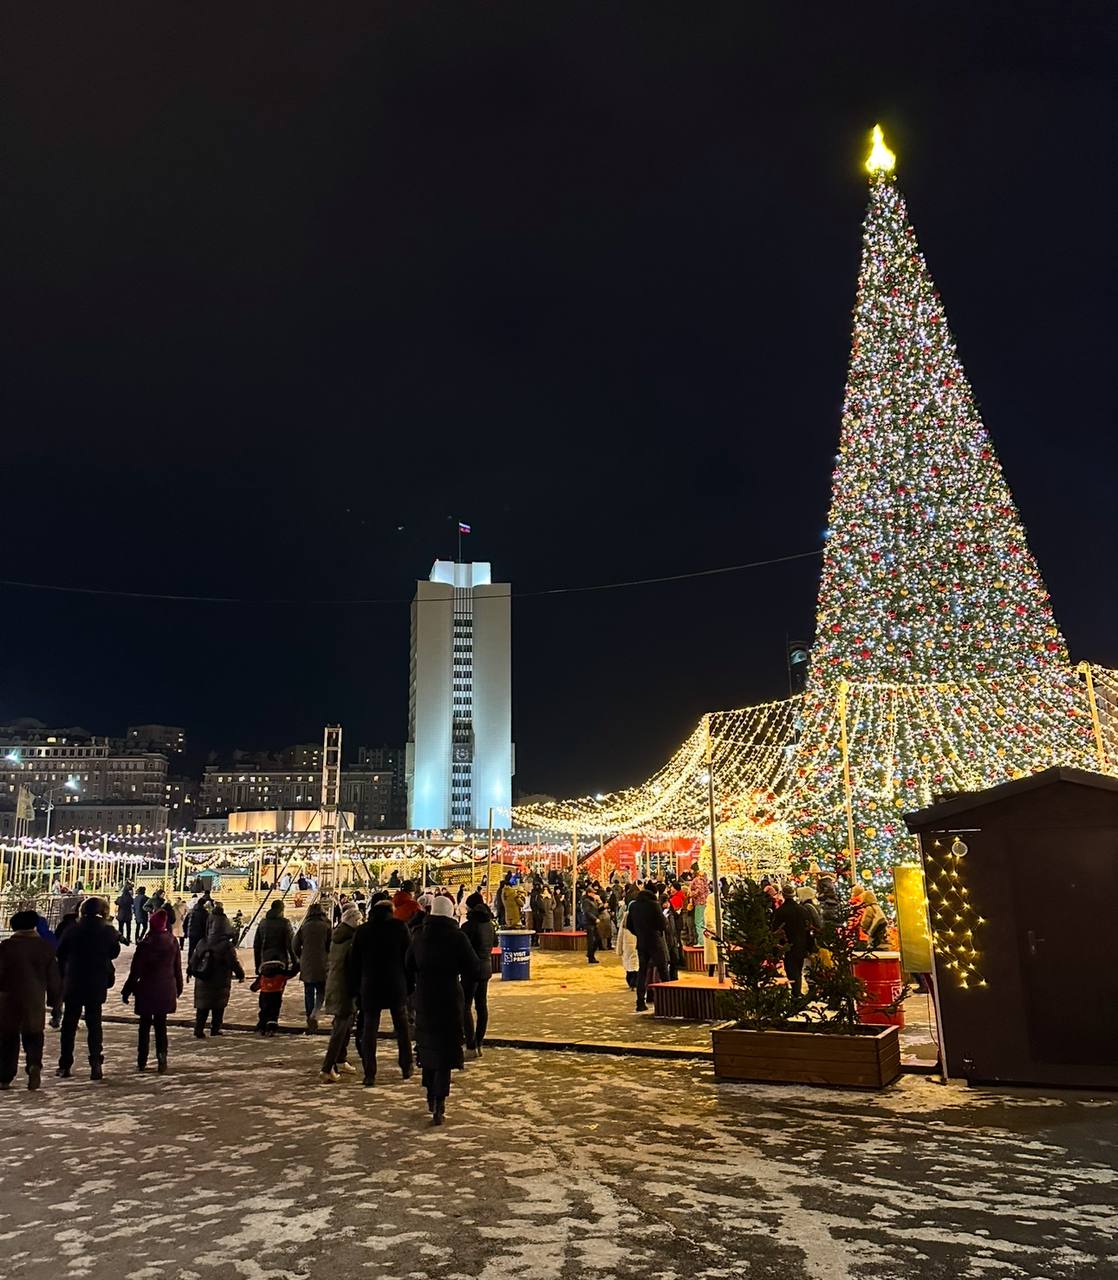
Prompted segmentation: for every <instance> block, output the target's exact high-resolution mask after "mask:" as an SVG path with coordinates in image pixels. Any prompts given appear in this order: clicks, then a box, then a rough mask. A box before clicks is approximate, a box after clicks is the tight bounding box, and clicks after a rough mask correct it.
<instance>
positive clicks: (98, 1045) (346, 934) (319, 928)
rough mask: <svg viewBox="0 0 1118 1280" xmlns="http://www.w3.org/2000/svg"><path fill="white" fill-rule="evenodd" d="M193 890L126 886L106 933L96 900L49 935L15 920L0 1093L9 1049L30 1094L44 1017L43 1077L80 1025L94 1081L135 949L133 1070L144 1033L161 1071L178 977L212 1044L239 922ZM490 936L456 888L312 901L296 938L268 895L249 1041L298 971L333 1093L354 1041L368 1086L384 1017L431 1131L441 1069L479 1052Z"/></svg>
mask: <svg viewBox="0 0 1118 1280" xmlns="http://www.w3.org/2000/svg"><path fill="white" fill-rule="evenodd" d="M199 889H200V891H199V892H197V893H196V894H195V895H194V898H193V900H192V901H191V902H189V903H187V902H186V901H183V900H179V901H176V902H168V901H167V900H166V897H165V895H164V894H163V893H162V892H161V891H157V892H156V893H155V894H152V895H151V896H150V897H148V895H147V894H146V892H145V890H144V889H143V888H142V887H140V888H137V889H135V890H133V889H132V887H131V886H130V885H126V886H125V887H124V888H123V890H122V891H121V893H120V895H119V896H118V897H117V898H116V900H115V902H114V903H113V906H114V907H115V912H116V915H115V919H116V927H115V928H114V926H113V924H112V923H110V914H111V911H110V904H109V902H108V901H107V900H106V899H104V898H101V897H83V898H80V899H76V900H75V902H73V903H71V902H70V901H69V900H64V901H63V903H62V906H63V914H62V917H61V920H60V922H59V924H58V926H57V927H56V928H55V929H54V930H51V929H50V928H49V927H48V926H47V921H46V920H45V918H44V917H42V916H40V915H39V914H38V912H36V911H34V910H23V911H17V912H15V913H14V914H13V915H12V917H11V920H10V928H11V933H10V936H9V937H8V938H6V939H5V940H4V941H3V942H0V1089H10V1088H11V1085H12V1082H13V1080H14V1079H15V1077H16V1074H17V1071H18V1066H19V1055H20V1049H21V1048H22V1050H23V1056H24V1062H25V1069H26V1073H27V1087H28V1088H29V1089H32V1090H35V1089H38V1088H40V1087H41V1083H42V1071H43V1055H44V1051H45V1041H46V1024H47V1018H48V1015H49V1018H50V1022H51V1025H52V1026H54V1027H57V1028H59V1029H60V1037H59V1058H58V1067H57V1071H56V1074H57V1075H58V1076H59V1077H61V1078H63V1079H65V1078H68V1077H70V1076H71V1075H72V1074H73V1067H74V1058H75V1050H76V1041H77V1031H78V1027H79V1024H80V1023H81V1022H82V1021H84V1022H85V1027H86V1041H87V1046H86V1047H87V1051H88V1057H89V1069H90V1078H91V1079H93V1080H101V1079H103V1078H104V1065H103V1064H104V1035H103V1029H102V1013H103V1009H104V1005H105V1003H106V1001H107V999H108V994H109V991H110V990H111V989H112V988H113V987H114V986H115V984H116V978H117V974H116V965H115V961H116V959H117V957H118V956H119V955H120V954H121V949H122V947H133V948H134V950H133V952H132V956H131V961H130V964H129V968H128V974H127V978H126V979H125V981H124V983H123V986H122V987H121V992H120V995H121V999H122V1001H123V1002H124V1003H125V1004H127V1003H129V1001H133V1002H134V1005H135V1010H136V1014H137V1015H138V1038H137V1051H136V1067H137V1070H139V1071H144V1070H146V1069H147V1066H148V1061H149V1058H150V1053H151V1047H152V1040H153V1039H154V1047H155V1061H156V1067H157V1070H158V1071H159V1072H160V1073H162V1072H165V1071H167V1070H168V1054H169V1045H168V1036H167V1018H168V1016H169V1015H170V1014H173V1013H174V1012H175V1011H176V1009H177V1006H178V1001H179V1000H180V999H181V998H182V995H183V991H184V985H185V983H187V982H193V991H194V1035H195V1036H196V1037H197V1038H198V1039H206V1038H207V1034H208V1035H209V1036H210V1037H214V1036H220V1035H222V1034H223V1022H224V1016H225V1010H226V1008H227V1006H228V1004H229V1000H230V997H231V994H232V985H233V982H234V981H237V982H244V981H245V980H246V974H245V971H244V968H243V966H242V964H241V960H240V956H239V954H238V943H239V942H240V940H241V937H242V930H243V922H239V921H236V920H235V919H234V920H231V919H229V917H228V916H227V915H226V913H225V910H224V908H223V906H222V904H221V903H220V902H217V901H214V899H213V897H212V893H211V891H210V889H208V888H204V889H203V888H201V886H199ZM125 924H127V925H128V926H129V927H127V928H125V927H124V926H125ZM132 925H135V940H134V941H133V930H132V928H131V926H132ZM176 926H177V929H178V933H177V934H176ZM496 942H497V932H496V922H495V921H494V918H493V915H492V913H491V912H490V910H489V907H488V905H487V904H486V902H485V899H484V898H483V897H482V895H481V894H480V893H473V894H471V895H466V893H465V890H460V891H459V893H458V894H457V896H455V895H453V894H452V893H451V892H450V891H449V890H444V889H440V890H437V891H433V892H430V893H423V894H420V895H419V896H418V897H416V895H415V886H414V885H413V884H412V883H411V882H404V883H403V884H402V885H401V886H400V888H399V889H398V890H397V891H396V893H395V894H390V893H389V892H388V891H387V890H381V891H379V892H376V893H373V894H372V896H371V898H370V899H369V900H368V902H366V901H365V899H364V895H363V894H360V895H356V894H355V895H354V897H352V898H350V897H346V896H344V895H343V896H342V897H341V898H340V899H339V900H338V901H337V902H336V903H334V904H333V905H332V918H331V916H328V915H327V910H326V909H324V907H323V905H322V904H321V903H320V902H314V903H312V904H311V905H310V907H309V908H308V910H307V912H306V915H305V918H304V919H303V922H302V924H301V925H300V927H299V929H298V930H297V931H296V930H294V929H293V928H292V925H291V922H290V921H289V920H288V919H287V917H286V914H285V908H284V900H283V899H282V898H275V899H274V900H273V901H272V902H271V904H270V906H269V907H268V910H267V913H266V914H265V915H264V917H263V919H261V921H260V923H259V925H258V927H257V928H256V930H255V935H254V937H253V942H252V957H253V968H254V975H253V982H252V990H253V991H254V992H256V993H257V994H258V1007H259V1016H258V1020H257V1025H256V1031H257V1034H259V1035H263V1036H270V1035H274V1034H275V1033H276V1030H277V1029H278V1026H279V1022H280V1016H281V1011H282V1005H283V999H284V993H285V990H286V987H287V984H288V983H289V982H290V981H291V980H293V979H294V978H296V977H298V978H299V979H300V980H301V983H302V987H303V999H304V1010H305V1015H306V1024H307V1029H308V1031H311V1032H313V1031H317V1029H318V1022H319V1018H320V1016H321V1015H322V1014H323V1013H326V1014H328V1015H329V1016H330V1018H331V1019H332V1023H331V1027H330V1036H329V1040H328V1042H327V1047H326V1052H325V1055H324V1057H323V1060H322V1066H321V1071H320V1073H319V1078H320V1079H321V1081H322V1082H323V1083H325V1084H334V1083H337V1082H338V1081H339V1080H340V1078H341V1076H342V1075H343V1074H346V1073H352V1072H354V1071H355V1070H356V1069H355V1068H354V1067H353V1066H352V1065H351V1064H350V1062H349V1051H350V1047H351V1044H355V1047H356V1051H357V1056H358V1057H359V1059H360V1062H361V1067H362V1071H363V1075H362V1083H363V1084H364V1085H365V1086H366V1087H371V1086H373V1085H374V1084H375V1083H376V1078H377V1036H378V1033H379V1029H380V1023H381V1015H382V1014H383V1013H385V1012H387V1013H388V1015H389V1017H390V1019H391V1022H392V1026H393V1029H394V1031H395V1034H396V1042H397V1049H398V1064H399V1068H400V1073H401V1076H402V1077H403V1079H405V1080H408V1079H410V1078H411V1077H412V1076H413V1074H414V1072H415V1069H416V1067H419V1069H420V1070H421V1072H422V1083H423V1088H424V1090H425V1092H426V1096H427V1106H428V1110H429V1112H430V1114H431V1118H432V1123H434V1124H442V1122H443V1118H444V1116H445V1114H446V1102H447V1098H448V1097H449V1095H450V1082H451V1072H452V1071H454V1070H460V1069H461V1068H462V1067H463V1066H464V1065H465V1058H466V1057H467V1056H469V1057H471V1058H480V1057H481V1055H482V1048H483V1045H484V1042H485V1035H486V1030H487V1025H488V999H487V996H488V984H489V978H490V974H491V971H492V970H491V962H490V957H491V953H492V950H493V948H494V946H495V945H496ZM184 952H185V956H186V962H185V965H184V963H183V953H184Z"/></svg>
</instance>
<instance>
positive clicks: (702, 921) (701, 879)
mask: <svg viewBox="0 0 1118 1280" xmlns="http://www.w3.org/2000/svg"><path fill="white" fill-rule="evenodd" d="M687 892H688V894H689V895H690V898H691V905H692V907H694V909H695V934H696V936H697V937H701V936H702V932H703V929H704V928H705V927H706V916H707V903H708V902H709V901H710V881H709V880H708V879H707V878H706V876H704V875H703V873H702V870H701V869H700V867H699V864H698V863H697V862H692V864H691V879H690V881H689V882H688V885H687Z"/></svg>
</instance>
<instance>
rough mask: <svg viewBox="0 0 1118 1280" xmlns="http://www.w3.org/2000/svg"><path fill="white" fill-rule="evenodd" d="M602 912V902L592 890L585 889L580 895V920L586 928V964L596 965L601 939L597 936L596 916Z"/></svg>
mask: <svg viewBox="0 0 1118 1280" xmlns="http://www.w3.org/2000/svg"><path fill="white" fill-rule="evenodd" d="M602 910H603V907H602V900H601V899H600V898H599V897H598V895H597V894H596V893H595V892H594V890H593V889H589V888H588V889H586V891H585V892H584V893H583V895H582V919H583V923H584V924H585V927H586V963H587V964H597V963H598V959H597V953H598V947H599V946H600V944H601V938H600V937H599V934H598V916H599V915H601V913H602Z"/></svg>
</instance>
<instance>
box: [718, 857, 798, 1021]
mask: <svg viewBox="0 0 1118 1280" xmlns="http://www.w3.org/2000/svg"><path fill="white" fill-rule="evenodd" d="M722 943H723V946H724V947H725V948H726V952H725V954H726V969H727V971H728V973H729V975H730V980H731V982H733V984H734V989H733V991H730V992H727V994H726V995H725V996H723V998H722V1003H723V1007H724V1008H725V1010H726V1014H727V1016H729V1017H732V1018H735V1019H736V1020H737V1022H738V1023H739V1025H741V1026H743V1027H748V1028H749V1029H750V1030H752V1031H766V1030H768V1029H769V1028H771V1027H783V1026H784V1025H785V1024H786V1023H787V1022H788V1020H789V1019H790V1017H791V1016H792V993H791V991H790V990H789V988H788V984H787V983H786V982H785V981H784V971H783V969H782V968H781V963H780V962H781V958H782V957H783V955H784V952H785V951H786V950H787V947H786V946H785V944H784V942H783V940H782V939H781V938H780V937H779V936H778V935H777V934H775V933H773V929H772V901H771V899H770V898H769V895H768V894H767V893H766V892H765V891H764V889H762V888H761V886H760V885H759V884H758V883H757V882H756V881H755V880H738V881H735V883H734V884H733V885H731V887H730V892H729V893H727V894H726V896H725V898H724V899H723V902H722Z"/></svg>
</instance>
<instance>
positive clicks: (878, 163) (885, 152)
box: [866, 124, 897, 178]
mask: <svg viewBox="0 0 1118 1280" xmlns="http://www.w3.org/2000/svg"><path fill="white" fill-rule="evenodd" d="M870 137H871V139H872V146H871V147H870V153H869V155H868V156H866V172H867V173H868V174H870V176H871V177H874V178H876V177H879V176H880V177H884V176H885V175H886V174H889V173H892V172H893V170H894V168H896V164H897V157H896V155H895V154H894V153H893V152H892V151H890V150H889V148H888V147H887V146H886V145H885V135H884V134H883V133H882V132H881V125H879V124H875V125H874V127H873V133H872V134H870Z"/></svg>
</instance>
